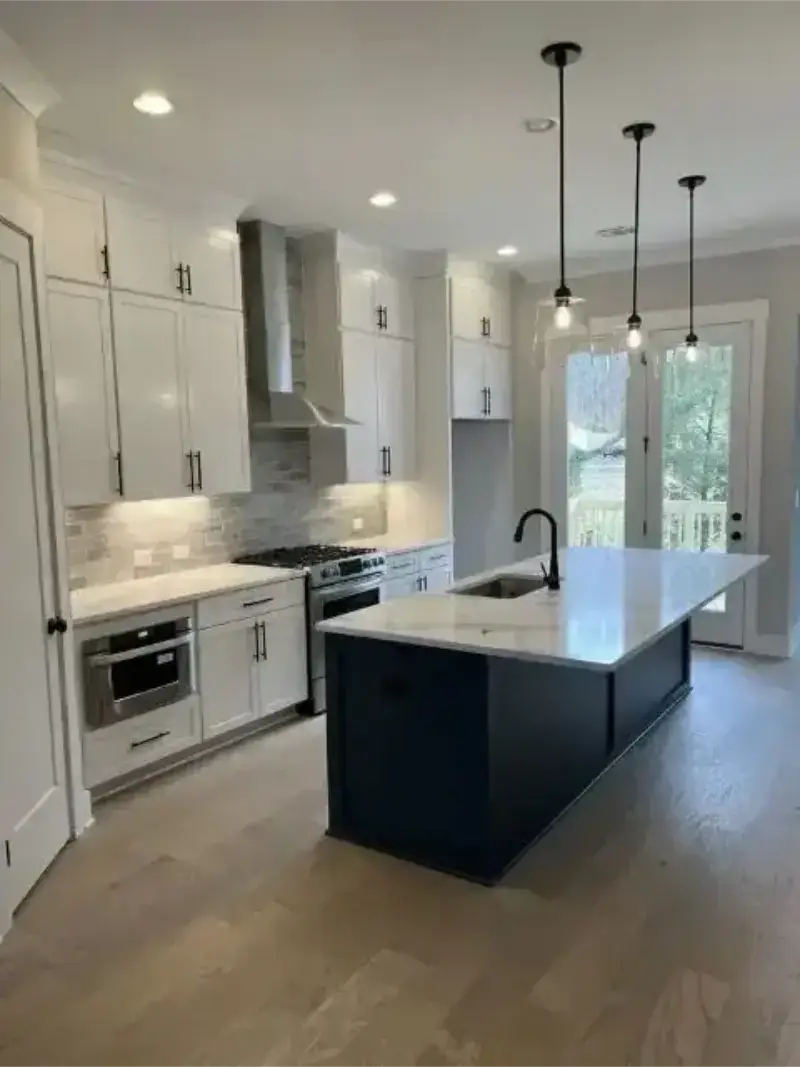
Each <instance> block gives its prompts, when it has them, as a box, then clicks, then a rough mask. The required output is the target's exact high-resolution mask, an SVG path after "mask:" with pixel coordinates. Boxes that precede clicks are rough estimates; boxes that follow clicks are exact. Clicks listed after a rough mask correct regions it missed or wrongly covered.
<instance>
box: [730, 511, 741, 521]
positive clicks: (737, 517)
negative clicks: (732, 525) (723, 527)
mask: <svg viewBox="0 0 800 1067" xmlns="http://www.w3.org/2000/svg"><path fill="white" fill-rule="evenodd" d="M741 521H742V513H741V511H734V513H733V514H732V515H731V522H741Z"/></svg>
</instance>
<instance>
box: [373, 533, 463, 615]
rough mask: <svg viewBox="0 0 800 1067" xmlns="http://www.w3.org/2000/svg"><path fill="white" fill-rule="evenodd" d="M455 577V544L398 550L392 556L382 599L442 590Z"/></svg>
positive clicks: (397, 598) (389, 560)
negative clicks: (400, 551)
mask: <svg viewBox="0 0 800 1067" xmlns="http://www.w3.org/2000/svg"><path fill="white" fill-rule="evenodd" d="M452 581H453V548H452V545H448V544H439V545H434V546H432V547H430V548H420V549H414V550H412V551H410V552H402V553H396V554H394V555H392V556H389V559H388V564H387V576H386V580H385V581H384V583H383V587H382V596H381V599H382V600H384V601H385V600H399V599H400V598H401V597H405V596H413V594H414V593H442V592H444V591H445V590H446V589H447V588H448V587H449V586H450V585H451V584H452Z"/></svg>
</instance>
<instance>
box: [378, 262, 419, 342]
mask: <svg viewBox="0 0 800 1067" xmlns="http://www.w3.org/2000/svg"><path fill="white" fill-rule="evenodd" d="M375 305H376V307H380V308H383V309H385V310H384V315H383V321H384V325H383V326H382V327H381V332H382V333H385V334H388V335H389V337H404V338H406V339H407V340H412V339H413V337H414V305H413V300H412V290H411V279H410V278H404V277H400V276H398V275H396V274H391V273H389V272H387V271H381V272H380V273H379V274H378V277H377V278H376V280H375Z"/></svg>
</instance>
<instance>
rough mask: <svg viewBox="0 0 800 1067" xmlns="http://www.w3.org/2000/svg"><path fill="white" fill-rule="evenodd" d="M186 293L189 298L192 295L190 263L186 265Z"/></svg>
mask: <svg viewBox="0 0 800 1067" xmlns="http://www.w3.org/2000/svg"><path fill="white" fill-rule="evenodd" d="M185 270H186V292H187V293H188V294H189V296H191V295H192V266H191V264H190V263H187V264H186V267H185Z"/></svg>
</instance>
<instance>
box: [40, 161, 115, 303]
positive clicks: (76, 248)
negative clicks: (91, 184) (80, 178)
mask: <svg viewBox="0 0 800 1067" xmlns="http://www.w3.org/2000/svg"><path fill="white" fill-rule="evenodd" d="M42 207H43V209H44V269H45V272H46V273H47V274H48V275H49V276H50V277H53V278H65V279H69V280H70V281H76V282H87V283H89V284H91V285H105V284H106V276H105V274H104V273H103V268H104V266H105V263H104V259H103V248H104V247H105V243H106V226H105V218H104V215H103V197H102V196H101V194H100V193H97V192H95V191H94V190H93V189H83V188H81V187H80V186H78V185H68V184H66V183H64V184H62V183H60V182H59V183H55V184H53V185H51V186H48V187H47V188H45V189H43V190H42Z"/></svg>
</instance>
